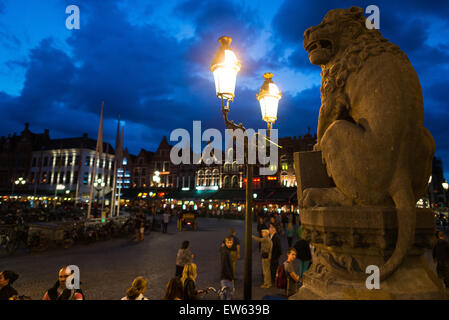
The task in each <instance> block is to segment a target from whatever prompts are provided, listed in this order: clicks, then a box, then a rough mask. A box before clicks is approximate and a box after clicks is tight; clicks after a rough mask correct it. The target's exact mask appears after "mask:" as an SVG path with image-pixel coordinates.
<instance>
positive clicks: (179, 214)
mask: <svg viewBox="0 0 449 320" xmlns="http://www.w3.org/2000/svg"><path fill="white" fill-rule="evenodd" d="M176 217H177V222H176V230H178V231H182V224H181V222H182V220H181V219H182V212H181V210H177V212H176Z"/></svg>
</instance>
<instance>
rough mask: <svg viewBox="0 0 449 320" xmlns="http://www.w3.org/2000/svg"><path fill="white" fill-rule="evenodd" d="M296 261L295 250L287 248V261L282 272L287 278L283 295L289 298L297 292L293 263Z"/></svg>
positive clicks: (297, 277) (296, 276)
mask: <svg viewBox="0 0 449 320" xmlns="http://www.w3.org/2000/svg"><path fill="white" fill-rule="evenodd" d="M295 259H296V250H295V249H294V248H288V250H287V260H286V261H285V262H284V270H285V274H286V276H287V287H286V289H285V294H286V295H287V297H290V296H292V295H294V294H295V293H296V291H297V290H298V285H297V284H298V282H299V280H300V279H299V276H298V275H297V274H296V272H295V268H294V265H293V262H294V261H295Z"/></svg>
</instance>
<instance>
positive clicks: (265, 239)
mask: <svg viewBox="0 0 449 320" xmlns="http://www.w3.org/2000/svg"><path fill="white" fill-rule="evenodd" d="M261 232H262V237H261V238H259V237H256V236H253V239H254V240H256V241H258V242H259V243H260V245H261V246H260V247H261V250H260V253H261V257H262V273H263V284H262V285H261V286H260V287H261V288H271V287H272V284H271V271H270V260H271V252H272V248H273V243H272V242H271V239H270V231H269V230H268V229H263V230H262V231H261Z"/></svg>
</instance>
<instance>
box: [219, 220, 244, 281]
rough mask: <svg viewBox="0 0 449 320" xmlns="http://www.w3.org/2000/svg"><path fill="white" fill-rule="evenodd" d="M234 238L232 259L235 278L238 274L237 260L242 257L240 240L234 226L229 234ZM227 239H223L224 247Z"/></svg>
mask: <svg viewBox="0 0 449 320" xmlns="http://www.w3.org/2000/svg"><path fill="white" fill-rule="evenodd" d="M228 237H231V238H232V247H231V249H230V251H231V260H232V270H233V272H234V279H235V275H236V270H237V260H238V259H240V240H239V238H237V236H236V232H235V230H234V229H233V228H231V229H230V230H229V236H228ZM225 242H226V239H225V240H223V244H222V245H221V246H222V247H224V246H225Z"/></svg>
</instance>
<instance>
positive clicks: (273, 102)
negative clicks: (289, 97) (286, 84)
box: [257, 73, 282, 123]
mask: <svg viewBox="0 0 449 320" xmlns="http://www.w3.org/2000/svg"><path fill="white" fill-rule="evenodd" d="M263 77H264V79H265V81H264V83H263V84H262V87H260V90H259V94H258V95H257V100H259V103H260V110H261V112H262V119H263V120H264V121H266V122H267V123H274V122H275V121H276V120H277V114H278V104H279V100H281V98H282V93H281V91H280V90H279V88H278V86H277V85H275V84H274V83H273V81H272V80H271V78H273V74H272V73H265V74H264V75H263Z"/></svg>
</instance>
